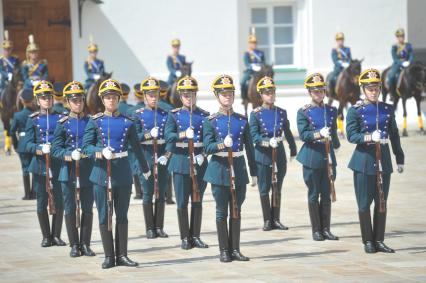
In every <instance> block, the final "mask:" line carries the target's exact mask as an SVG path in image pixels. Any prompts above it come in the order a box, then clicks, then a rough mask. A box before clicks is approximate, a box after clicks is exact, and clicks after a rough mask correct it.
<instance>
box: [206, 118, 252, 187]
mask: <svg viewBox="0 0 426 283" xmlns="http://www.w3.org/2000/svg"><path fill="white" fill-rule="evenodd" d="M230 125H231V127H230V128H231V129H230V134H231V135H232V139H233V146H232V151H233V152H237V151H243V150H244V149H245V151H246V155H247V158H248V165H249V169H250V175H251V176H256V163H255V160H254V150H253V142H252V139H251V136H250V128H249V124H248V121H247V118H246V117H245V116H243V115H241V114H238V113H235V112H233V113H232V115H231V122H230ZM227 134H228V115H225V114H223V113H221V112H217V113H215V114H212V115H210V116H209V117H208V118H207V119H205V120H204V122H203V142H204V151H205V153H206V154H211V155H212V157H211V159H210V161H209V164H208V165H207V170H206V173H205V175H204V181H206V182H208V183H211V184H214V185H218V186H229V185H230V183H229V167H228V158H227V157H220V156H216V155H214V154H215V153H218V152H224V153H226V152H227V148H225V145H224V144H223V140H224V139H225V137H226V135H227ZM233 160H234V173H235V185H236V186H245V185H246V184H248V182H249V179H248V174H247V167H246V160H245V158H244V156H239V157H234V159H233Z"/></svg>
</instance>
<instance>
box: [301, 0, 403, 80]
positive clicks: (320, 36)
mask: <svg viewBox="0 0 426 283" xmlns="http://www.w3.org/2000/svg"><path fill="white" fill-rule="evenodd" d="M307 1H310V2H311V7H312V11H311V12H310V14H311V15H312V30H313V32H312V36H313V41H312V48H313V58H312V59H313V64H312V70H311V71H314V70H315V71H322V72H325V71H330V70H331V68H332V63H331V48H332V47H334V45H335V41H334V36H335V34H336V32H338V31H342V32H344V33H345V36H346V42H345V43H346V45H348V46H350V47H351V50H352V56H353V58H359V59H361V58H365V60H364V62H363V67H364V68H365V67H367V66H368V67H377V68H384V67H386V66H389V65H390V64H391V62H392V57H391V45H392V44H393V43H394V42H395V36H394V33H395V30H396V29H397V28H399V27H402V28H404V29H406V28H407V0H374V1H371V0H357V1H342V0H321V1H318V0H307Z"/></svg>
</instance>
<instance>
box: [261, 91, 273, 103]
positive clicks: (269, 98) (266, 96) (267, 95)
mask: <svg viewBox="0 0 426 283" xmlns="http://www.w3.org/2000/svg"><path fill="white" fill-rule="evenodd" d="M261 97H262V101H263V102H264V103H266V104H268V105H272V104H274V103H275V97H276V95H275V90H274V89H267V90H264V91H263V92H262V94H261Z"/></svg>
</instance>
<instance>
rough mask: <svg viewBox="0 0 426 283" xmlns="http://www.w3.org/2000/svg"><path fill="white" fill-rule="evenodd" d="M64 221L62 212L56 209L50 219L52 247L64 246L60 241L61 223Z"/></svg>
mask: <svg viewBox="0 0 426 283" xmlns="http://www.w3.org/2000/svg"><path fill="white" fill-rule="evenodd" d="M63 220H64V210H63V209H56V213H55V214H53V217H52V246H66V245H67V244H66V243H65V242H64V241H62V239H61V231H62V222H63Z"/></svg>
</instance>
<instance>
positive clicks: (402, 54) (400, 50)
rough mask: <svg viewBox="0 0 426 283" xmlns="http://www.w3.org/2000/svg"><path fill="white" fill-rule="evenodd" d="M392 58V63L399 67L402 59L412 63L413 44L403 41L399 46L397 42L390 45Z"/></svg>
mask: <svg viewBox="0 0 426 283" xmlns="http://www.w3.org/2000/svg"><path fill="white" fill-rule="evenodd" d="M391 52H392V60H393V65H395V66H398V67H401V66H402V63H403V62H404V61H409V62H410V63H413V56H414V54H413V46H412V45H411V43H408V42H407V43H405V44H404V45H402V46H400V45H398V44H394V45H392V51H391Z"/></svg>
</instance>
